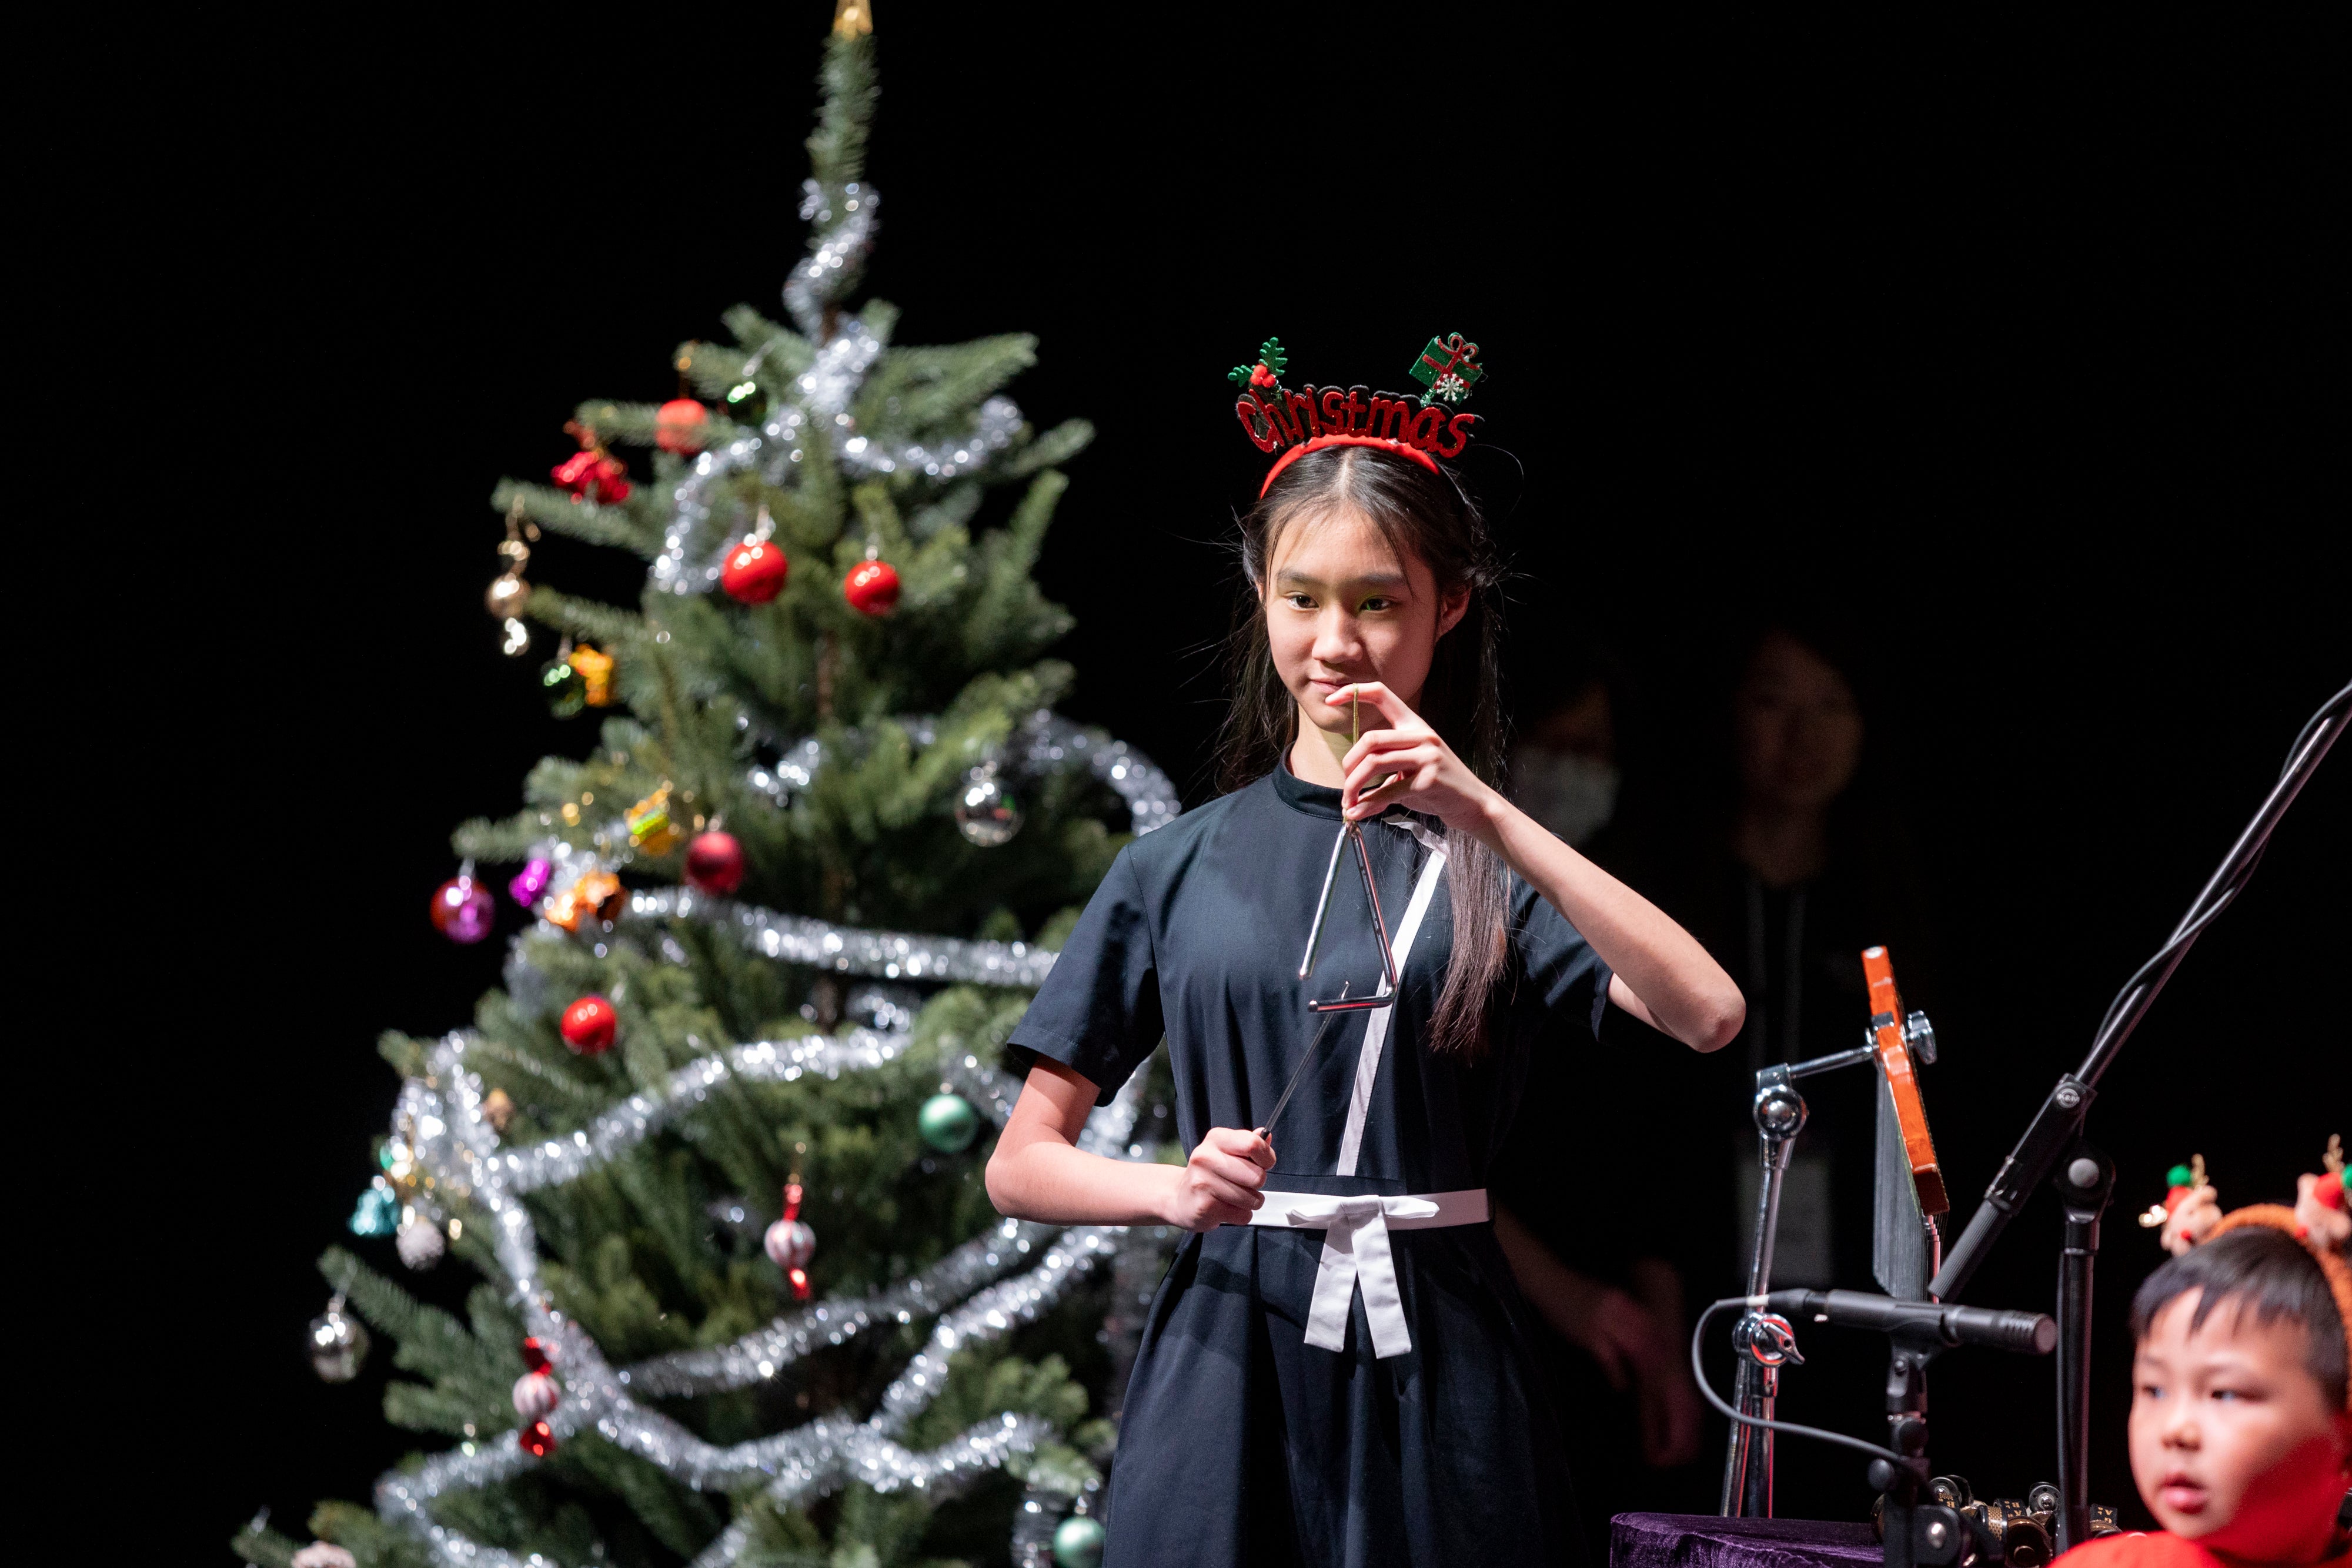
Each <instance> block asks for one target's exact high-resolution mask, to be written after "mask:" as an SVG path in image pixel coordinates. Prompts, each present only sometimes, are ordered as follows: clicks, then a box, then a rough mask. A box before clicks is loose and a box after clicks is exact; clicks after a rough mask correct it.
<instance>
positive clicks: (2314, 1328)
mask: <svg viewBox="0 0 2352 1568" xmlns="http://www.w3.org/2000/svg"><path fill="white" fill-rule="evenodd" d="M2189 1291H2199V1292H2200V1295H2199V1296H2198V1300H2197V1311H2196V1313H2195V1314H2194V1315H2193V1316H2191V1317H2190V1318H2189V1327H2190V1328H2191V1329H2199V1328H2202V1327H2204V1325H2205V1320H2206V1319H2207V1318H2208V1317H2210V1316H2211V1315H2212V1312H2213V1309H2214V1308H2216V1307H2218V1306H2220V1305H2221V1303H2222V1302H2224V1301H2235V1302H2237V1303H2238V1310H2239V1311H2240V1312H2252V1313H2253V1314H2254V1321H2255V1322H2265V1323H2266V1322H2273V1321H2275V1320H2277V1319H2279V1318H2285V1319H2287V1320H2289V1321H2290V1322H2298V1323H2301V1324H2302V1325H2303V1327H2304V1330H2305V1337H2306V1338H2307V1339H2308V1340H2309V1342H2310V1343H2309V1347H2308V1348H2307V1349H2306V1350H2305V1353H2304V1362H2303V1364H2304V1367H2305V1370H2307V1371H2308V1372H2309V1373H2310V1374H2311V1375H2312V1376H2314V1377H2315V1378H2317V1379H2318V1380H2319V1387H2320V1391H2321V1392H2322V1393H2324V1394H2326V1396H2327V1398H2328V1401H2329V1403H2330V1406H2332V1407H2333V1408H2335V1409H2337V1410H2341V1409H2343V1408H2344V1407H2345V1390H2346V1380H2347V1375H2352V1368H2347V1364H2346V1347H2345V1343H2344V1318H2343V1314H2341V1313H2340V1312H2337V1311H2336V1297H2335V1294H2334V1292H2333V1291H2330V1290H2329V1289H2328V1285H2327V1276H2326V1274H2325V1273H2324V1272H2322V1271H2321V1270H2320V1267H2319V1263H2318V1260H2315V1258H2313V1257H2312V1255H2311V1254H2310V1253H2308V1252H2306V1251H2305V1250H2304V1248H2303V1243H2301V1242H2300V1241H2297V1240H2296V1239H2294V1237H2292V1236H2289V1235H2287V1234H2286V1233H2285V1232H2284V1231H2282V1230H2273V1229H2271V1228H2268V1227H2266V1226H2248V1227H2247V1228H2244V1229H2242V1230H2232V1231H2231V1232H2229V1233H2228V1234H2226V1235H2222V1236H2216V1237H2215V1238H2213V1239H2212V1240H2210V1241H2208V1242H2206V1243H2205V1244H2204V1245H2203V1246H2201V1247H2194V1248H2191V1249H2189V1251H2187V1252H2185V1253H2183V1254H2181V1255H2180V1256H2179V1257H2178V1258H2175V1259H2173V1260H2170V1261H2169V1262H2168V1263H2166V1264H2165V1265H2164V1266H2163V1267H2162V1268H2160V1269H2158V1270H2157V1271H2156V1272H2155V1273H2153V1274H2150V1275H2149V1276H2148V1277H2147V1280H2146V1281H2145V1282H2143V1283H2142V1284H2141V1286H2140V1288H2139V1292H2138V1293H2137V1295H2135V1296H2133V1297H2132V1309H2131V1331H2132V1340H2133V1343H2138V1342H2139V1341H2141V1340H2144V1339H2146V1338H2147V1330H2148V1325H2149V1324H2150V1323H2152V1322H2155V1321H2156V1314H2157V1313H2158V1312H2162V1311H2163V1310H2164V1309H2165V1308H2166V1307H2167V1306H2168V1305H2169V1304H2171V1302H2172V1301H2174V1300H2175V1299H2176V1298H2178V1297H2180V1296H2185V1295H2187V1294H2188V1293H2189Z"/></svg>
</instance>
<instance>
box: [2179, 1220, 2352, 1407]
mask: <svg viewBox="0 0 2352 1568" xmlns="http://www.w3.org/2000/svg"><path fill="white" fill-rule="evenodd" d="M2253 1227H2260V1228H2263V1229H2264V1230H2283V1231H2284V1232H2286V1233H2287V1234H2288V1235H2289V1236H2292V1237H2294V1239H2295V1240H2297V1241H2299V1242H2301V1243H2302V1244H2303V1249H2304V1250H2305V1252H2307V1253H2309V1254H2310V1255H2311V1259H2312V1261H2314V1262H2315V1263H2317V1264H2318V1265H2319V1271H2320V1273H2322V1274H2323V1275H2325V1276H2326V1279H2327V1293H2328V1294H2329V1295H2331V1296H2333V1297H2335V1298H2336V1318H2337V1320H2338V1321H2339V1322H2342V1324H2343V1325H2344V1349H2345V1353H2346V1354H2352V1265H2347V1264H2346V1263H2345V1261H2344V1260H2343V1259H2341V1258H2338V1257H2337V1256H2336V1253H2335V1252H2334V1251H2333V1250H2332V1249H2329V1248H2328V1247H2326V1246H2325V1245H2323V1244H2322V1243H2321V1242H2320V1240H2319V1239H2318V1238H2317V1237H2315V1236H2313V1235H2311V1234H2310V1233H2309V1231H2308V1228H2307V1227H2305V1224H2304V1223H2303V1221H2302V1220H2300V1219H2299V1218H2296V1216H2295V1212H2294V1209H2292V1208H2289V1207H2287V1206H2286V1205H2284V1204H2283V1203H2250V1204H2248V1205H2247V1206H2246V1207H2243V1208H2241V1209H2238V1210H2236V1211H2234V1212H2233V1213H2230V1214H2225V1215H2223V1216H2222V1217H2221V1223H2220V1224H2218V1225H2216V1226H2214V1227H2213V1230H2212V1234H2211V1235H2209V1236H2208V1237H2206V1239H2207V1240H2208V1241H2210V1240H2211V1239H2213V1237H2215V1236H2223V1235H2227V1234H2228V1233H2229V1232H2231V1231H2232V1230H2244V1229H2248V1228H2253ZM2344 1407H2345V1408H2346V1409H2347V1410H2352V1389H2347V1390H2346V1393H2345V1399H2344Z"/></svg>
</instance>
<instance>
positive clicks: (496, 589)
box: [482, 497, 539, 656]
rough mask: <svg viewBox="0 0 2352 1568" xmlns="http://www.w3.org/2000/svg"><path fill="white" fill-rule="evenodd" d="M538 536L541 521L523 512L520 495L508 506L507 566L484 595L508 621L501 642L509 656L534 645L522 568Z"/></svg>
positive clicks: (493, 611) (503, 547)
mask: <svg viewBox="0 0 2352 1568" xmlns="http://www.w3.org/2000/svg"><path fill="white" fill-rule="evenodd" d="M536 538H539V528H538V525H536V524H534V523H533V522H531V521H530V518H528V517H524V516H523V515H522V499H521V497H516V498H515V503H514V505H512V506H510V507H508V508H507V537H506V538H505V539H504V540H503V541H501V542H500V544H499V554H500V555H502V556H504V557H505V558H506V562H507V567H506V570H504V571H502V572H500V573H499V575H498V576H497V577H495V578H493V579H492V580H491V581H490V586H489V589H488V591H487V592H485V593H484V594H483V595H482V607H483V608H484V609H486V610H488V612H490V613H491V614H492V615H494V616H496V617H497V618H498V619H499V621H501V622H504V623H505V626H504V630H505V632H506V641H505V642H504V643H500V644H499V652H501V653H506V654H508V655H509V656H511V655H513V654H516V653H521V652H522V651H523V650H524V649H526V648H528V647H530V632H528V631H527V630H525V629H524V626H523V623H522V612H524V611H525V610H526V609H528V608H529V607H530V583H528V582H525V581H524V580H523V576H522V570H523V568H525V567H527V566H529V565H530V542H529V541H530V540H532V539H536Z"/></svg>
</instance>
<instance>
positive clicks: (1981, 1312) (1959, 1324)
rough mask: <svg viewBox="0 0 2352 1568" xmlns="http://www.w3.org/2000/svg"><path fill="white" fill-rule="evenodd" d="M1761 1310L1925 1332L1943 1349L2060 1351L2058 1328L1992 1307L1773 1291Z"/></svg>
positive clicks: (2037, 1316)
mask: <svg viewBox="0 0 2352 1568" xmlns="http://www.w3.org/2000/svg"><path fill="white" fill-rule="evenodd" d="M1764 1302H1765V1305H1766V1306H1768V1307H1769V1308H1770V1309H1771V1310H1772V1311H1773V1312H1778V1313H1780V1315H1781V1316H1782V1317H1788V1318H1797V1317H1807V1318H1811V1319H1812V1320H1813V1321H1815V1322H1829V1323H1838V1324H1841V1325H1843V1326H1844V1327H1846V1328H1855V1329H1878V1330H1881V1331H1884V1332H1885V1333H1894V1332H1895V1330H1897V1329H1926V1330H1927V1331H1928V1332H1929V1333H1933V1334H1934V1335H1935V1336H1936V1337H1937V1339H1939V1340H1942V1341H1943V1342H1944V1343H1946V1344H1982V1345H1990V1346H1992V1347H1993V1348H1994V1349H1996V1350H2014V1351H2021V1352H2022V1353H2024V1354H2028V1355H2048V1354H2050V1353H2051V1352H2052V1351H2053V1350H2054V1349H2056V1348H2057V1345H2058V1324H2057V1322H2056V1321H2055V1320H2053V1318H2051V1317H2050V1316H2049V1315H2048V1314H2047V1313H2043V1312H2002V1311H2000V1309H1998V1308H1994V1307H1955V1306H1948V1305H1946V1304H1944V1303H1943V1302H1941V1301H1896V1300H1895V1298H1894V1297H1892V1296H1874V1295H1871V1294H1869V1293H1867V1292H1865V1291H1773V1292H1772V1293H1771V1294H1770V1295H1769V1296H1767V1297H1765V1298H1764Z"/></svg>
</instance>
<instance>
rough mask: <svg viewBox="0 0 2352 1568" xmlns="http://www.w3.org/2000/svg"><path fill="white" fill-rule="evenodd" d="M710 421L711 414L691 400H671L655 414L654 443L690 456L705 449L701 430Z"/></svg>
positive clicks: (688, 398)
mask: <svg viewBox="0 0 2352 1568" xmlns="http://www.w3.org/2000/svg"><path fill="white" fill-rule="evenodd" d="M709 418H710V413H709V410H708V409H706V408H704V407H703V406H702V405H701V404H700V403H698V402H695V401H694V400H693V399H692V398H690V397H677V398H672V399H670V400H669V402H666V403H664V404H662V405H661V407H660V408H659V409H657V410H656V411H655V413H654V444H655V445H656V446H658V447H660V448H661V449H662V450H663V451H664V452H677V453H682V454H684V455H687V456H689V457H691V456H692V455H694V454H696V453H698V452H699V451H701V450H702V427H703V424H704V423H705V422H706V421H708V420H709Z"/></svg>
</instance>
